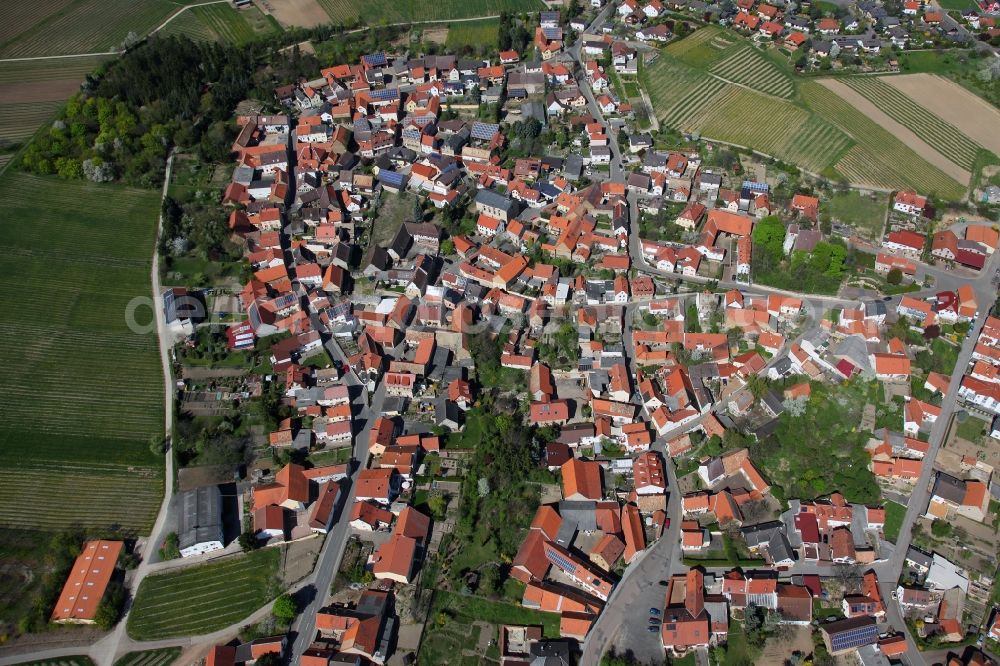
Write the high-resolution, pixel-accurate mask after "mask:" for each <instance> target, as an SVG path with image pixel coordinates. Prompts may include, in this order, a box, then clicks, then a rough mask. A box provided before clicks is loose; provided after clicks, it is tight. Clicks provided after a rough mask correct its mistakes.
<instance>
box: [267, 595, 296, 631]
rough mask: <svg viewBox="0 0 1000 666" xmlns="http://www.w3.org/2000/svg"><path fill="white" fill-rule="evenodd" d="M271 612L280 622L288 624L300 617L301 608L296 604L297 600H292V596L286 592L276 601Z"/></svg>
mask: <svg viewBox="0 0 1000 666" xmlns="http://www.w3.org/2000/svg"><path fill="white" fill-rule="evenodd" d="M271 612H272V613H273V614H274V617H276V618H277V619H278V620H280V621H282V622H286V623H288V622H291V621H292V620H294V619H295V616H296V615H298V613H299V608H298V604H296V603H295V599H293V598H292V595H290V594H288V593H287V592H286V593H285V594H282V595H281V596H280V597H278V598H277V599H275V600H274V606H272V607H271Z"/></svg>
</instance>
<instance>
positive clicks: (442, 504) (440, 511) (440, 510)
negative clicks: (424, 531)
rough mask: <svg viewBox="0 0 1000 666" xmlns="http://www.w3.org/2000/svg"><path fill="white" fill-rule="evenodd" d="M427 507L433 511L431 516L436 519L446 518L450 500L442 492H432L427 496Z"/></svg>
mask: <svg viewBox="0 0 1000 666" xmlns="http://www.w3.org/2000/svg"><path fill="white" fill-rule="evenodd" d="M427 508H428V509H429V510H430V512H431V517H432V518H434V520H444V517H445V513H446V512H447V510H448V500H447V499H446V498H445V496H444V495H443V494H442V493H438V492H435V493H431V494H430V496H429V497H428V498H427Z"/></svg>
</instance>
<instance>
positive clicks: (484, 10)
mask: <svg viewBox="0 0 1000 666" xmlns="http://www.w3.org/2000/svg"><path fill="white" fill-rule="evenodd" d="M317 2H318V3H319V5H320V6H321V7H322V8H323V10H324V11H325V12H326V13H327V14H329V15H330V18H331V19H333V21H334V22H336V23H347V22H350V21H353V20H356V19H360V20H362V21H364V22H365V23H367V24H369V25H379V24H381V23H411V22H415V21H438V20H447V19H458V18H471V17H485V16H499V15H500V13H501V12H536V11H539V10H542V9H545V4H544V3H542V2H541V0H471V1H470V0H440V1H438V2H425V1H424V0H372V2H362V3H359V2H354V1H353V0H317Z"/></svg>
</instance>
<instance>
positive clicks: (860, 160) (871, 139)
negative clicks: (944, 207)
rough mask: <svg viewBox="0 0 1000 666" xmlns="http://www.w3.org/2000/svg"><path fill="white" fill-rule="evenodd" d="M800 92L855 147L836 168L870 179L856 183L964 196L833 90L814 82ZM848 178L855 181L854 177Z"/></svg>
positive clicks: (951, 181) (952, 182) (957, 186)
mask: <svg viewBox="0 0 1000 666" xmlns="http://www.w3.org/2000/svg"><path fill="white" fill-rule="evenodd" d="M799 91H800V92H801V94H802V96H803V98H804V99H805V102H806V104H807V105H808V106H809V108H810V109H812V110H813V111H814V112H816V113H817V114H819V115H820V116H821V117H823V118H824V119H825V120H827V121H828V122H831V123H833V124H834V125H836V126H838V127H839V128H840V129H842V130H843V131H844V132H845V133H846V134H848V135H849V136H851V137H852V138H853V139H854V141H855V142H856V143H857V144H858V146H856V147H855V148H856V149H855V150H853V152H852V153H850V158H849V159H847V160H846V161H844V160H841V162H838V163H837V165H835V166H836V168H837V169H838V171H839V170H841V167H843V168H844V169H845V170H847V171H848V172H850V173H852V174H859V173H861V172H863V171H865V170H868V171H869V174H870V175H869V179H868V180H860V179H859V180H858V181H857V182H869V183H873V184H874V183H875V182H881V183H883V184H888V183H892V185H891V187H910V188H913V189H917V190H920V191H924V192H927V191H930V192H935V193H937V194H939V195H941V196H944V197H947V198H952V199H960V198H962V196H964V194H965V185H964V184H963V183H959V182H958V181H956V180H955V179H953V178H951V177H950V176H948V175H947V174H945V173H944V172H943V171H941V170H940V169H938V168H936V167H934V166H932V165H931V164H929V163H928V162H927V161H926V160H924V159H923V158H921V157H920V156H919V155H918V154H917V153H916V152H914V151H913V150H912V149H910V148H909V147H907V146H906V145H905V144H903V143H902V142H901V141H900V140H898V139H897V138H896V137H895V136H893V135H892V134H891V133H890V132H888V131H887V130H885V129H884V128H882V127H881V126H880V125H878V124H877V123H876V122H874V121H873V120H871V119H869V118H868V117H867V116H865V115H864V114H863V113H860V112H859V111H858V110H857V109H855V108H854V107H853V106H851V105H850V104H849V103H848V102H846V101H845V100H843V99H841V98H840V97H839V96H837V94H836V93H834V92H833V91H831V90H828V89H827V88H825V87H824V86H822V85H821V84H819V83H816V82H813V81H805V82H802V83H800V85H799ZM862 147H863V148H862ZM841 173H844V172H843V171H841ZM844 175H845V176H848V174H847V173H844ZM848 178H850V179H851V180H854V179H855V178H854V176H848Z"/></svg>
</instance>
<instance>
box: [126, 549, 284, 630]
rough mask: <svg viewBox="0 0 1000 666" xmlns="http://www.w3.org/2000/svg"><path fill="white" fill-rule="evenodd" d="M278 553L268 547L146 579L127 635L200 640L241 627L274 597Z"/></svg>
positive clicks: (130, 618) (134, 608)
mask: <svg viewBox="0 0 1000 666" xmlns="http://www.w3.org/2000/svg"><path fill="white" fill-rule="evenodd" d="M280 554H281V553H280V551H279V550H278V549H277V548H267V549H264V550H258V551H254V552H252V553H249V554H247V555H238V556H236V557H230V558H226V559H225V560H223V561H221V562H213V563H211V564H202V565H197V566H193V567H189V568H186V569H181V570H178V571H172V572H168V573H164V574H158V575H156V576H150V577H148V578H146V579H145V580H144V581H142V584H141V585H140V586H139V591H138V592H137V593H136V596H135V604H134V605H133V608H132V612H131V613H129V617H128V627H127V630H128V634H129V636H131V637H132V638H135V639H137V640H155V639H160V638H169V637H171V636H187V635H200V634H207V633H211V632H213V631H218V630H219V629H223V628H224V627H228V626H229V625H231V624H234V623H236V622H239V621H240V620H241V619H243V618H245V617H247V616H248V615H250V614H251V613H253V612H254V611H255V610H257V609H258V608H260V607H261V606H263V605H264V604H266V603H267V602H268V601H269V600H271V599H273V598H274V597H276V596H277V594H278V586H279V583H278V580H277V574H278V561H279V558H280Z"/></svg>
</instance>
